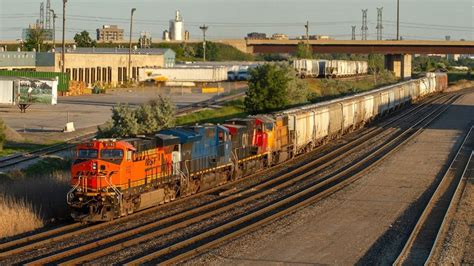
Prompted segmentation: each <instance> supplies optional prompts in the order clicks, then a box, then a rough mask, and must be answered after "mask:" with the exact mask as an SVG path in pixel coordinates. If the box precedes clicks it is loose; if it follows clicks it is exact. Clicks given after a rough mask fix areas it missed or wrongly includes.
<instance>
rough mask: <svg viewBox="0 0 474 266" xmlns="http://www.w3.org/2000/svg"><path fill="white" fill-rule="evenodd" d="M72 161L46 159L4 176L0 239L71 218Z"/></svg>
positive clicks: (0, 188)
mask: <svg viewBox="0 0 474 266" xmlns="http://www.w3.org/2000/svg"><path fill="white" fill-rule="evenodd" d="M69 169H70V162H68V161H65V160H62V159H60V158H45V159H43V160H41V161H39V162H38V163H36V164H33V165H31V166H29V167H27V168H26V169H24V170H17V171H12V172H10V173H8V174H2V175H0V228H2V230H0V239H1V238H4V237H8V236H12V235H17V234H21V233H25V232H28V231H31V230H35V229H38V228H41V227H43V226H45V225H48V224H50V223H53V222H56V221H57V220H64V219H68V218H69V214H68V208H67V204H66V200H65V199H66V194H67V192H68V190H69V189H70V187H69V181H70V173H69Z"/></svg>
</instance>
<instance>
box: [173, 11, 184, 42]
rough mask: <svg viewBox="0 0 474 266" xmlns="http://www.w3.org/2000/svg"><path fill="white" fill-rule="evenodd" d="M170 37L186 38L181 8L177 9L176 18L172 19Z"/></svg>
mask: <svg viewBox="0 0 474 266" xmlns="http://www.w3.org/2000/svg"><path fill="white" fill-rule="evenodd" d="M169 33H170V38H171V40H173V41H183V40H184V23H183V18H182V17H181V13H180V12H179V10H177V11H176V16H175V19H174V20H170V31H169Z"/></svg>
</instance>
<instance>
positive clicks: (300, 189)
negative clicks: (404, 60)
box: [0, 95, 458, 264]
mask: <svg viewBox="0 0 474 266" xmlns="http://www.w3.org/2000/svg"><path fill="white" fill-rule="evenodd" d="M457 97H458V96H457V95H441V96H437V97H435V98H433V99H431V100H429V101H428V102H427V103H428V105H420V106H416V107H412V108H411V110H410V111H411V112H409V113H405V114H401V115H399V116H397V117H394V118H391V119H389V121H387V122H385V123H383V124H382V125H379V126H378V127H374V128H371V129H368V130H366V131H365V132H364V133H363V134H362V135H360V136H359V137H358V138H355V140H354V141H351V142H348V143H346V144H345V145H342V146H341V147H339V148H337V149H335V150H332V151H331V152H329V153H327V154H325V155H324V156H321V157H320V158H318V159H317V160H315V161H313V162H311V163H308V164H305V165H304V166H302V167H300V168H297V169H294V170H291V171H290V172H288V173H286V174H283V175H279V176H277V177H272V178H264V179H263V180H260V181H259V182H257V183H255V184H253V185H252V186H248V187H244V188H240V189H228V190H226V191H224V192H223V193H219V194H220V195H223V196H222V197H220V198H217V200H213V201H209V202H207V203H205V204H202V205H201V206H199V207H196V208H190V209H188V210H186V211H182V212H179V213H178V214H176V215H170V216H168V217H164V218H160V219H156V220H155V221H152V222H149V223H146V224H142V225H138V226H136V227H134V228H132V229H130V230H124V231H121V232H116V233H114V234H111V235H110V236H107V237H101V238H99V239H96V240H94V241H86V242H85V243H83V244H77V245H73V246H72V247H66V246H64V247H63V246H62V245H61V244H59V246H56V248H57V250H53V249H51V250H49V251H48V252H46V254H41V255H39V256H37V257H35V256H32V257H30V258H26V257H25V259H24V261H21V263H25V262H26V263H32V264H44V263H49V262H54V263H62V262H63V263H68V264H70V263H84V262H87V261H93V260H96V259H99V258H101V257H102V256H104V255H107V254H112V253H117V252H120V251H122V250H123V249H125V248H129V249H130V248H133V247H135V246H137V245H138V244H139V243H147V242H150V241H153V240H156V239H157V238H158V239H161V238H166V235H169V234H173V233H175V234H176V232H178V233H177V234H179V232H180V231H182V230H186V228H188V227H193V226H194V225H195V224H199V223H205V222H206V221H208V220H212V219H213V217H215V216H219V215H224V216H225V213H226V212H232V211H233V210H235V209H238V208H237V207H236V206H237V205H238V204H240V205H244V206H247V205H250V204H251V203H252V202H253V204H255V202H264V201H262V198H272V197H276V196H275V195H274V193H276V192H281V191H285V190H288V189H290V188H293V189H294V191H293V192H291V193H289V194H285V195H283V196H281V195H280V196H278V197H277V199H276V200H273V202H272V200H270V201H268V202H267V204H266V205H264V206H260V207H255V210H254V211H251V210H250V211H249V212H248V213H247V212H243V213H240V214H239V215H231V217H237V218H238V217H240V218H238V219H233V220H232V219H231V220H229V221H228V222H227V223H226V222H221V224H220V225H219V226H217V227H211V228H207V229H205V230H204V231H202V230H201V232H195V233H194V234H191V235H190V236H187V237H186V236H181V238H180V237H172V239H179V240H178V242H176V243H173V240H170V241H171V242H168V243H164V244H163V243H162V245H159V246H162V247H163V248H162V249H161V250H158V251H154V252H151V254H149V255H147V256H143V257H141V256H139V255H138V257H137V256H135V257H134V258H132V260H128V261H127V260H125V261H123V262H131V263H140V262H147V261H155V260H156V259H157V258H158V257H163V256H165V255H166V254H168V255H169V253H173V254H175V253H176V252H178V253H180V251H183V250H186V249H187V251H186V252H184V251H183V252H181V253H182V254H186V255H182V254H181V255H179V256H175V258H176V259H175V260H181V259H184V258H186V257H189V256H192V255H193V254H195V253H196V252H197V251H196V249H195V248H190V246H189V245H192V244H194V245H196V243H202V245H200V248H199V249H198V250H201V249H203V248H209V247H212V246H215V245H216V244H217V243H220V242H219V241H224V240H225V239H228V238H231V237H234V236H236V235H238V234H240V233H243V232H246V231H247V230H251V229H252V228H255V227H258V226H259V225H260V224H263V223H266V222H267V221H269V220H272V219H275V218H277V217H280V216H281V215H285V213H287V212H291V211H292V210H294V209H295V208H299V207H300V206H302V205H306V204H308V203H310V202H313V201H314V200H317V199H320V198H321V197H323V196H324V195H327V194H328V193H329V194H330V193H333V192H334V191H336V190H338V189H340V188H342V187H344V186H345V185H346V184H348V183H350V182H353V181H355V179H356V178H358V176H360V174H357V173H362V172H363V171H364V169H365V168H366V167H368V166H369V165H371V164H373V163H375V162H376V161H377V160H381V159H383V158H384V157H385V156H387V155H388V154H390V151H393V150H394V149H396V147H399V145H401V144H402V143H403V142H405V141H407V139H409V137H410V136H413V135H414V134H416V131H417V130H421V129H422V128H423V126H422V125H421V123H422V122H418V123H416V124H417V126H409V127H407V126H405V129H401V127H399V126H393V124H396V123H400V121H401V120H404V121H405V124H407V123H408V124H409V123H412V122H413V121H414V120H417V119H419V116H420V114H423V112H425V113H426V112H428V113H429V114H428V115H426V114H425V115H424V119H423V121H425V122H426V121H427V120H429V122H430V121H432V120H434V119H435V116H437V115H439V114H440V113H442V109H443V108H447V106H443V105H436V106H437V107H435V105H429V103H437V104H439V103H442V102H445V103H451V102H453V101H454V100H455V99H456V98H457ZM448 106H449V105H448ZM429 122H427V123H429ZM415 127H418V128H415ZM387 137H388V140H387V139H386V138H387ZM405 137H406V138H405ZM384 138H385V139H384ZM373 139H378V141H379V142H380V143H382V144H377V145H373V143H371V141H370V140H373ZM364 145H365V146H366V147H365V149H366V151H365V152H363V154H362V155H361V156H360V158H359V160H358V161H353V160H352V159H351V160H349V162H348V163H344V162H343V165H345V167H344V166H340V167H339V168H338V169H332V170H328V169H330V168H331V166H333V165H334V164H337V162H341V161H343V160H342V158H344V157H347V156H349V155H350V154H352V153H353V152H355V151H358V150H360V149H362V148H361V147H362V146H364ZM367 146H369V147H370V148H367ZM374 147H375V148H374ZM328 171H329V173H326V174H325V175H323V176H322V177H318V178H314V175H316V174H317V173H324V172H328ZM351 177H352V178H351ZM242 180H244V179H242ZM308 180H309V181H308ZM240 181H241V180H238V181H236V182H235V183H233V184H230V185H228V186H227V187H226V188H230V187H232V186H234V185H235V184H237V183H238V182H240ZM302 182H303V183H304V182H306V183H304V184H305V185H304V186H302V185H301V184H302ZM295 187H296V188H295ZM218 191H222V188H216V189H213V190H211V191H207V192H203V193H216V192H218ZM325 191H326V192H325ZM311 193H312V194H311ZM303 199H304V200H303ZM184 200H187V199H180V200H178V201H175V202H173V203H170V204H176V202H179V201H184ZM301 204H302V205H301ZM167 206H170V205H169V204H167ZM157 208H160V207H157ZM157 208H153V209H149V210H147V211H145V212H148V213H152V212H156V210H157ZM279 209H281V210H283V211H281V212H279V211H277V210H279ZM285 210H286V211H285ZM145 212H141V213H137V214H136V215H142V214H144V213H145ZM270 213H273V214H271V215H270ZM260 216H261V217H262V219H257V218H258V217H260ZM135 218H136V216H134V215H132V216H129V217H125V218H124V219H119V220H115V221H112V222H110V223H103V224H98V225H94V226H90V227H86V228H80V227H78V228H77V229H78V230H75V231H72V232H68V233H64V234H60V233H59V232H56V233H57V234H59V235H57V236H54V235H52V236H49V237H48V236H46V234H44V235H43V236H41V237H34V236H33V238H36V239H32V240H31V241H30V240H22V239H19V240H16V241H17V242H16V243H15V242H13V243H12V242H10V243H4V244H3V245H0V251H2V253H0V260H2V258H5V257H13V256H19V255H20V254H25V253H26V252H28V251H32V250H34V249H38V248H39V247H42V246H44V245H48V244H51V245H52V244H54V243H61V241H65V240H67V239H70V238H73V237H79V236H81V235H83V234H84V233H86V232H94V231H98V230H102V229H103V228H107V227H110V226H111V225H113V224H118V223H121V222H124V221H126V219H129V220H131V219H135ZM224 220H225V219H224ZM250 221H255V223H251V224H253V226H249V227H246V226H245V227H243V226H242V225H243V224H244V223H250ZM236 226H237V227H238V228H240V229H238V230H233V231H232V228H236ZM198 228H201V226H198ZM203 228H206V227H203ZM244 228H248V229H244ZM227 230H231V231H232V232H230V233H229V234H225V235H227V237H224V238H216V239H214V240H213V241H207V242H206V241H204V240H205V239H208V238H210V237H212V236H213V235H214V234H215V233H221V234H222V233H223V232H224V231H227ZM242 230H243V231H242ZM198 231H199V230H198ZM219 239H220V240H219ZM203 241H204V242H203ZM215 241H217V242H215ZM53 246H54V245H53ZM43 249H45V248H43ZM169 262H172V261H169ZM15 263H17V262H15Z"/></svg>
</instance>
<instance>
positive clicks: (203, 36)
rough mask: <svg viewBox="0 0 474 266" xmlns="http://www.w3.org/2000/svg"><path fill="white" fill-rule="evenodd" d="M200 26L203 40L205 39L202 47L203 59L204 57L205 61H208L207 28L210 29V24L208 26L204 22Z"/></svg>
mask: <svg viewBox="0 0 474 266" xmlns="http://www.w3.org/2000/svg"><path fill="white" fill-rule="evenodd" d="M199 28H200V29H201V30H202V40H203V41H202V47H203V49H204V55H203V59H204V62H206V31H207V29H209V26H206V24H204V25H202V26H201V27H199Z"/></svg>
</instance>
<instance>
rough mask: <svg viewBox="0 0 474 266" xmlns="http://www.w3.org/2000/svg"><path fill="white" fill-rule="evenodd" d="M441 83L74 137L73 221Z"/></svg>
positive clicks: (268, 154)
mask: <svg viewBox="0 0 474 266" xmlns="http://www.w3.org/2000/svg"><path fill="white" fill-rule="evenodd" d="M446 87H447V77H446V74H432V73H430V74H428V75H427V77H425V78H421V79H417V80H411V81H407V82H403V83H399V84H396V85H391V86H388V87H384V88H380V89H376V90H372V91H369V92H364V93H360V94H356V95H352V96H347V97H343V98H340V99H335V100H331V101H328V102H322V103H317V104H311V105H306V106H302V107H297V108H293V109H289V110H285V111H282V112H280V113H275V114H272V115H259V116H251V117H247V118H243V119H233V120H230V121H227V122H226V123H225V124H224V125H210V124H205V125H198V126H188V127H178V128H173V129H167V130H162V131H160V132H158V133H157V134H156V135H153V136H146V137H145V136H143V137H137V138H130V139H121V140H115V139H98V140H93V141H90V142H87V143H83V144H80V145H77V147H76V159H75V162H74V164H73V166H72V170H71V171H72V173H71V174H72V182H71V185H72V188H71V190H70V191H69V193H68V195H67V202H68V204H69V206H70V207H71V210H72V216H73V217H74V219H76V220H78V221H85V222H93V221H109V220H112V219H115V218H118V217H121V216H125V215H127V214H131V213H133V212H136V211H139V210H142V209H145V208H149V207H151V206H156V205H158V204H162V203H165V202H169V201H172V200H174V199H175V198H178V197H186V196H189V195H192V194H194V193H197V192H199V191H203V190H206V189H209V188H213V187H216V186H219V185H221V184H224V183H226V182H228V181H230V180H234V179H237V178H241V177H244V176H247V175H249V174H251V173H255V171H256V170H258V169H262V168H264V167H267V166H271V165H275V164H278V163H280V162H283V161H286V160H288V159H290V158H292V157H294V156H296V155H298V154H304V153H306V152H308V151H310V150H312V149H313V148H314V147H316V146H318V145H321V144H322V143H325V142H326V141H328V140H330V139H334V138H337V137H339V136H341V135H342V134H344V133H347V132H350V131H352V130H355V129H357V128H360V127H362V126H363V125H364V124H365V123H367V122H370V121H372V120H373V119H374V118H375V117H378V116H382V115H384V114H387V113H390V112H392V111H393V110H396V109H397V108H399V107H401V106H402V105H405V104H409V103H411V102H413V101H416V100H417V99H419V98H420V97H423V96H425V95H428V94H431V93H434V92H438V91H442V90H443V89H445V88H446Z"/></svg>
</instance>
